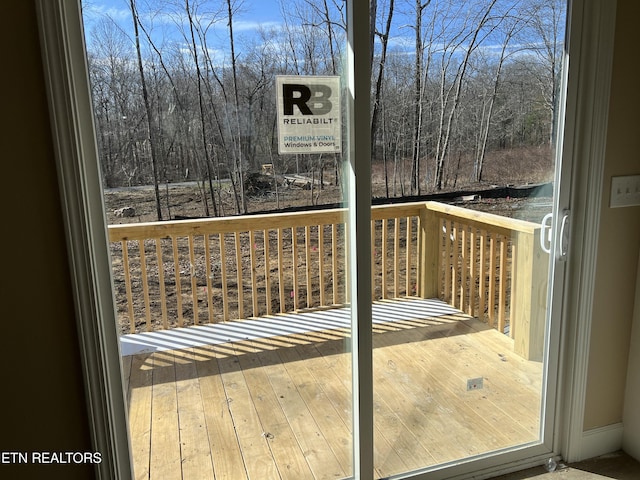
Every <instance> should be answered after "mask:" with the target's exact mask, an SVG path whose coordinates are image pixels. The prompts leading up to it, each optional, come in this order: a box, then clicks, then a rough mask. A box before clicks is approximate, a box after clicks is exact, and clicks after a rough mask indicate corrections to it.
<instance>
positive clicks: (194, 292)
mask: <svg viewBox="0 0 640 480" xmlns="http://www.w3.org/2000/svg"><path fill="white" fill-rule="evenodd" d="M194 243H195V239H194V238H193V235H189V268H190V270H189V274H190V275H191V298H192V301H193V307H192V310H193V324H194V325H198V323H199V321H200V319H199V313H198V278H197V277H196V252H195V245H194Z"/></svg>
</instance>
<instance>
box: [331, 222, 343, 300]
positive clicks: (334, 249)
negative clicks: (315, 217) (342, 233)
mask: <svg viewBox="0 0 640 480" xmlns="http://www.w3.org/2000/svg"><path fill="white" fill-rule="evenodd" d="M345 268H346V266H345ZM331 283H332V287H333V304H334V305H337V304H338V224H337V223H334V224H332V225H331Z"/></svg>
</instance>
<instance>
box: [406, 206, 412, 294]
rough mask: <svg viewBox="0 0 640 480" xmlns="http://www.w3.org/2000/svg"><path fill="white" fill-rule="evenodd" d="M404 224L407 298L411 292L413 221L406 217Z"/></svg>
mask: <svg viewBox="0 0 640 480" xmlns="http://www.w3.org/2000/svg"><path fill="white" fill-rule="evenodd" d="M405 222H406V231H407V248H406V253H405V255H406V258H405V260H406V262H405V263H406V266H405V268H406V278H405V295H406V296H407V297H408V296H410V295H411V294H412V293H413V292H412V290H413V288H412V285H411V279H412V276H411V265H412V258H411V244H412V242H413V219H412V218H411V217H406V219H405Z"/></svg>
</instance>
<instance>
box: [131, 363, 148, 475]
mask: <svg viewBox="0 0 640 480" xmlns="http://www.w3.org/2000/svg"><path fill="white" fill-rule="evenodd" d="M152 370H153V359H152V358H151V356H150V355H136V356H134V357H133V359H132V362H131V388H130V397H131V401H130V406H129V437H130V440H131V457H132V463H133V476H134V478H135V479H136V480H142V479H144V480H147V479H148V478H149V459H150V452H151V398H152V390H153V382H152Z"/></svg>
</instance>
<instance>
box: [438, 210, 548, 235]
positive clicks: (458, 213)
mask: <svg viewBox="0 0 640 480" xmlns="http://www.w3.org/2000/svg"><path fill="white" fill-rule="evenodd" d="M426 208H427V210H431V211H433V212H436V213H437V214H438V215H439V216H441V217H445V218H447V217H448V218H452V219H453V218H460V219H464V220H465V222H466V223H471V224H473V225H474V226H476V227H479V228H486V226H487V225H491V226H492V227H496V228H500V229H504V230H507V231H511V232H513V231H515V232H522V233H528V234H532V235H533V234H534V233H535V232H536V230H539V229H540V225H539V224H537V223H533V222H527V221H525V220H518V219H515V218H509V217H502V216H500V215H495V214H493V213H487V212H480V211H477V210H470V209H468V208H463V207H458V206H455V205H448V204H445V203H440V202H426Z"/></svg>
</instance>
